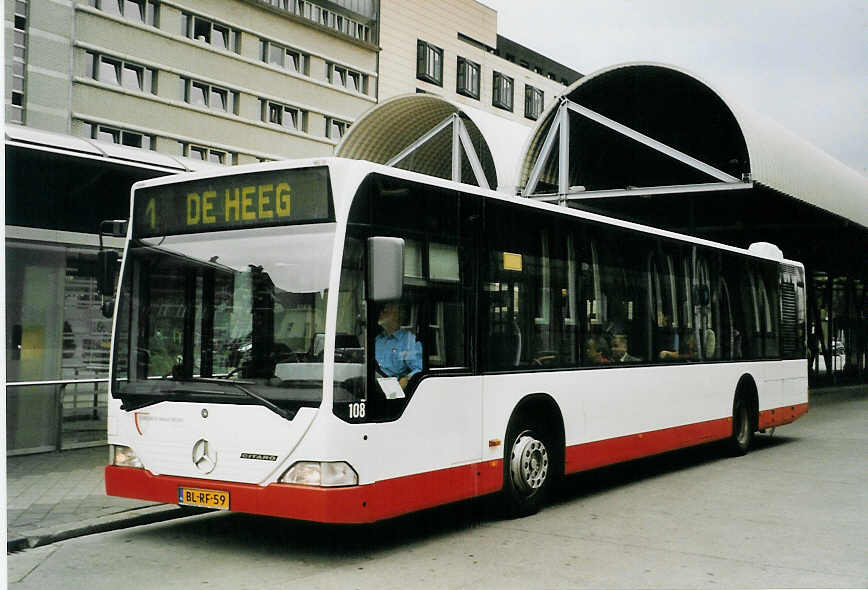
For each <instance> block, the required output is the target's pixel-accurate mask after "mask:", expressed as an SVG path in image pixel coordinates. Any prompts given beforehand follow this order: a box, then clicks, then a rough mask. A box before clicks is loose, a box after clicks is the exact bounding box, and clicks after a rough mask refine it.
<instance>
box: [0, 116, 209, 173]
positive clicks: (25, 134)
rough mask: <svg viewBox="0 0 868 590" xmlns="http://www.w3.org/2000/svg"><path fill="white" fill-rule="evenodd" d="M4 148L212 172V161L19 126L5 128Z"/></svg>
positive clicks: (134, 165)
mask: <svg viewBox="0 0 868 590" xmlns="http://www.w3.org/2000/svg"><path fill="white" fill-rule="evenodd" d="M4 131H5V140H6V145H7V146H11V147H19V148H25V149H32V150H38V151H42V152H46V153H55V154H60V155H63V156H73V157H79V158H87V159H94V160H98V161H104V162H106V163H111V164H119V165H123V166H133V167H136V168H148V169H152V170H157V171H164V172H167V173H169V172H193V171H197V170H206V169H213V167H214V166H218V164H215V163H213V162H206V161H202V160H194V159H192V158H183V157H173V156H170V155H168V154H164V153H161V152H156V151H152V150H143V149H140V148H135V147H130V146H125V145H120V144H116V143H109V142H104V141H97V140H94V139H88V138H84V137H75V136H72V135H65V134H62V133H54V132H51V131H43V130H41V129H36V128H33V127H23V126H21V125H6V127H5V129H4Z"/></svg>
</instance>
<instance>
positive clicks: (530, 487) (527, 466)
mask: <svg viewBox="0 0 868 590" xmlns="http://www.w3.org/2000/svg"><path fill="white" fill-rule="evenodd" d="M504 459H505V460H504V482H503V488H504V489H503V500H504V508H505V510H506V513H507V515H509V516H527V515H530V514H534V513H536V512H537V511H538V510H539V509H540V507H541V506H542V504H543V502H544V501H545V498H546V496H547V494H548V490H549V488H550V487H551V483H552V479H553V474H554V469H553V467H554V466H553V463H552V446H551V442H550V441H548V440H547V439H546V437H545V436H543V435H542V434H541V432H540V430H539V429H536V428H533V427H529V426H527V425H523V426H522V427H520V428H510V429H509V432H508V433H507V447H506V456H505V457H504Z"/></svg>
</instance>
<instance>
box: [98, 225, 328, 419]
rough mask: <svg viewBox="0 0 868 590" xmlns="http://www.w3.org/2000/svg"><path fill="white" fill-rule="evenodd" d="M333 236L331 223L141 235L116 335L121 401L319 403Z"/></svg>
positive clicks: (128, 269) (284, 406) (288, 410)
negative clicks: (154, 236) (153, 235)
mask: <svg viewBox="0 0 868 590" xmlns="http://www.w3.org/2000/svg"><path fill="white" fill-rule="evenodd" d="M334 235H335V224H334V223H327V224H315V225H303V226H293V227H272V228H258V229H255V230H232V231H220V232H212V233H204V234H203V233H200V234H190V235H181V236H164V237H160V238H142V239H139V240H135V241H134V242H133V243H132V244H131V245H130V248H129V251H128V258H127V262H126V266H125V270H124V276H123V279H122V281H123V282H122V286H121V293H120V300H119V303H118V305H119V308H118V322H117V333H116V338H115V341H116V345H115V346H116V350H115V356H114V371H113V383H112V393H113V395H114V396H115V397H118V398H120V399H121V400H122V402H123V406H122V407H123V408H124V409H128V410H130V409H135V408H140V407H144V406H147V405H151V404H154V403H159V402H163V401H207V402H217V403H242V404H261V405H264V406H266V407H269V408H270V409H272V410H274V411H277V413H279V414H281V415H285V417H291V414H292V413H294V412H295V411H296V410H297V409H298V408H299V407H301V406H319V404H320V402H321V399H322V379H323V344H324V337H323V334H324V332H325V310H326V302H327V298H328V289H327V287H328V278H329V269H330V264H331V254H332V246H333V243H334ZM281 410H283V412H281Z"/></svg>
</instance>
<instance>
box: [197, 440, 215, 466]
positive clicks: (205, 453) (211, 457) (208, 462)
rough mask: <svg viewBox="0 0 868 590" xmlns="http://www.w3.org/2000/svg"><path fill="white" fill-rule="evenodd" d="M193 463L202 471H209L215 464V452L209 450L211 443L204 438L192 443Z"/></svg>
mask: <svg viewBox="0 0 868 590" xmlns="http://www.w3.org/2000/svg"><path fill="white" fill-rule="evenodd" d="M193 465H195V466H196V469H198V470H199V471H200V472H202V473H211V472H212V471H214V468H215V467H216V466H217V453H216V452H215V451H212V450H211V443H209V442H208V441H207V440H205V439H204V438H200V439H199V440H197V441H196V444H194V445H193Z"/></svg>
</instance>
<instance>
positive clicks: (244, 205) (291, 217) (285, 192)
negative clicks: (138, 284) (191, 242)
mask: <svg viewBox="0 0 868 590" xmlns="http://www.w3.org/2000/svg"><path fill="white" fill-rule="evenodd" d="M330 196H331V192H330V188H329V175H328V168H327V167H325V166H320V167H316V168H298V169H293V170H269V171H267V172H255V173H252V174H234V175H228V176H218V177H215V178H204V179H200V180H191V181H190V182H183V183H172V184H165V185H161V186H154V187H147V188H142V189H139V190H137V191H136V193H135V197H134V206H133V235H134V236H135V237H138V238H146V237H154V236H165V235H172V234H189V233H196V232H206V231H216V230H227V229H246V228H251V227H264V226H271V225H289V224H296V223H312V222H317V221H330V220H332V219H333V214H332V211H331V198H330Z"/></svg>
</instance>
